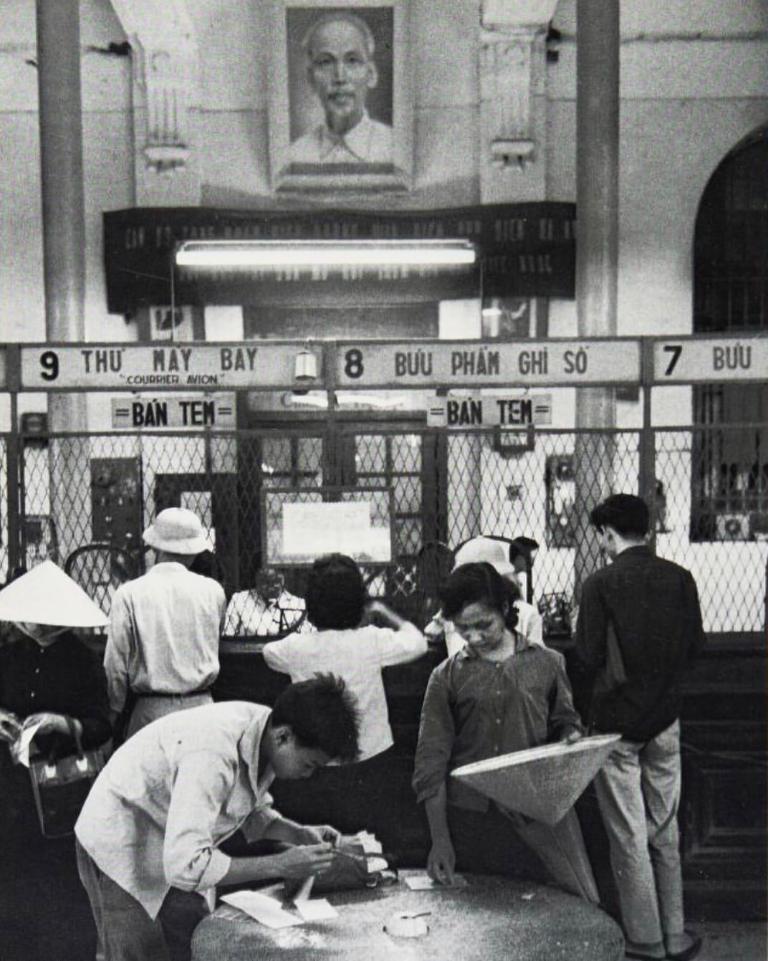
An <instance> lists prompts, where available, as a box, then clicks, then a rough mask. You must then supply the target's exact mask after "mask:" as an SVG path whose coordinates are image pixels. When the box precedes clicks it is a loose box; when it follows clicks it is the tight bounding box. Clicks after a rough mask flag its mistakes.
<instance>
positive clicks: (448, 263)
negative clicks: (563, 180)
mask: <svg viewBox="0 0 768 961" xmlns="http://www.w3.org/2000/svg"><path fill="white" fill-rule="evenodd" d="M476 259H477V255H476V252H475V248H474V247H473V246H472V244H471V243H469V241H466V240H413V241H403V240H348V241H329V242H327V243H318V242H317V241H313V240H307V241H302V240H298V241H296V240H292V241H280V240H269V241H267V240H253V241H241V240H207V241H199V240H197V241H196V240H191V241H186V242H185V243H183V244H181V246H180V247H179V248H178V249H177V251H176V263H177V264H178V265H179V266H180V267H350V266H357V267H365V266H372V267H380V266H403V267H410V266H413V267H431V266H435V267H440V266H444V267H456V266H462V265H466V264H474V263H475V260H476Z"/></svg>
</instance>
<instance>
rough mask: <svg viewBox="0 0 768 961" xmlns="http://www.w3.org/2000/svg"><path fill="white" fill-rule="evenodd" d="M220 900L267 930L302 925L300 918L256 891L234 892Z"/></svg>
mask: <svg viewBox="0 0 768 961" xmlns="http://www.w3.org/2000/svg"><path fill="white" fill-rule="evenodd" d="M221 900H222V901H226V902H227V904H231V905H232V906H233V907H235V908H239V909H240V910H241V911H245V913H246V914H249V915H250V916H251V917H252V918H255V919H256V920H257V921H259V922H260V923H261V924H265V925H266V926H267V927H268V928H289V927H291V926H292V925H296V924H301V923H302V919H301V918H297V917H295V916H294V915H293V914H289V913H288V912H287V911H284V910H283V909H282V908H281V907H280V904H279V902H277V901H275V900H274V899H273V898H268V897H266V896H265V895H263V894H259V892H258V891H234V892H233V893H232V894H225V895H223V896H222V899H221Z"/></svg>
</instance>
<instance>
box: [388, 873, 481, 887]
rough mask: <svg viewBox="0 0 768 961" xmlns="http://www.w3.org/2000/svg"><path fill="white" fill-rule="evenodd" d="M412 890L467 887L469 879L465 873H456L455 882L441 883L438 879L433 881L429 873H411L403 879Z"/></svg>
mask: <svg viewBox="0 0 768 961" xmlns="http://www.w3.org/2000/svg"><path fill="white" fill-rule="evenodd" d="M403 880H404V881H405V883H406V884H407V885H408V887H409V888H410V889H411V891H431V890H432V889H433V888H436V889H438V890H439V889H440V888H465V887H466V886H467V879H466V878H465V877H464V875H463V874H455V875H454V876H453V884H440V883H439V882H438V881H433V880H432V878H431V877H430V876H429V875H428V874H411V875H409V876H408V877H406V878H404V879H403Z"/></svg>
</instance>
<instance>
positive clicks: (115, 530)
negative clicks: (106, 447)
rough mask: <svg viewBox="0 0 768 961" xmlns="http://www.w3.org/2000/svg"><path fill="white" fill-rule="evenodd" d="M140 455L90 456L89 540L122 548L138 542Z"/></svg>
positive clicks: (139, 532)
mask: <svg viewBox="0 0 768 961" xmlns="http://www.w3.org/2000/svg"><path fill="white" fill-rule="evenodd" d="M142 508H143V505H142V489H141V458H139V457H94V458H93V459H92V460H91V518H92V530H93V540H94V541H99V542H103V543H108V544H113V545H114V546H115V547H119V548H121V549H123V550H133V549H136V548H139V547H140V546H141V532H142V517H143V509H142Z"/></svg>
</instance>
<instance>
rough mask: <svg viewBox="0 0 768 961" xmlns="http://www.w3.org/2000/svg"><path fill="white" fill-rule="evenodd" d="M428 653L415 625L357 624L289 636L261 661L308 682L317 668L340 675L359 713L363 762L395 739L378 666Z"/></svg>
mask: <svg viewBox="0 0 768 961" xmlns="http://www.w3.org/2000/svg"><path fill="white" fill-rule="evenodd" d="M426 652H427V641H426V638H425V637H424V635H423V634H422V633H421V631H420V630H419V629H418V628H417V627H415V626H414V625H413V624H408V623H406V624H405V625H404V626H403V627H402V628H401V629H400V630H397V631H396V630H393V629H391V628H388V627H375V626H374V625H367V626H365V627H355V628H350V629H349V630H343V631H317V632H313V633H311V634H291V635H289V636H288V637H286V638H284V639H283V640H282V641H271V642H270V643H269V644H265V645H264V652H263V653H264V660H265V661H266V662H267V664H268V665H269V667H271V668H272V669H273V670H274V671H282V673H283V674H289V675H290V677H291V680H292V681H306V680H308V679H309V678H311V677H312V676H313V675H314V674H315V673H316V672H318V671H321V672H330V673H332V674H337V675H340V676H341V677H342V678H343V679H344V680H345V681H346V683H347V688H348V690H349V691H350V692H351V693H352V694H353V695H354V696H355V698H356V699H357V707H358V710H359V711H360V736H359V739H358V743H359V746H360V753H359V755H358V759H359V760H361V761H364V760H366V758H369V757H373V756H374V755H375V754H379V753H381V751H386V750H387V748H389V747H391V746H392V744H393V743H394V741H393V739H392V728H391V727H390V726H389V714H388V711H387V698H386V693H385V691H384V681H383V680H382V677H381V670H382V668H384V667H390V666H392V665H394V664H405V663H407V662H408V661H415V660H416V658H417V657H421V656H422V655H424V654H426Z"/></svg>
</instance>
